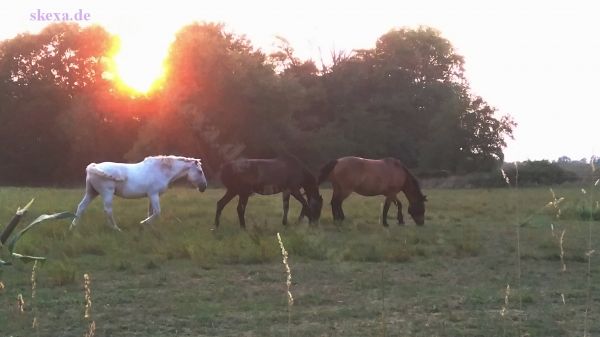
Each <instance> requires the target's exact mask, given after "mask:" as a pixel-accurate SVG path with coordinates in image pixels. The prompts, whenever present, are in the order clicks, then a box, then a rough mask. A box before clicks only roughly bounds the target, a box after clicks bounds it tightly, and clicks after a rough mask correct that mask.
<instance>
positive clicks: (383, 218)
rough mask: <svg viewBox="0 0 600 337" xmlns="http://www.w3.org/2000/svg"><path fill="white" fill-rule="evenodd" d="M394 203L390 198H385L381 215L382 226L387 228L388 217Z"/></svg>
mask: <svg viewBox="0 0 600 337" xmlns="http://www.w3.org/2000/svg"><path fill="white" fill-rule="evenodd" d="M391 203H392V199H391V198H390V197H386V198H385V203H384V204H383V213H382V214H381V224H382V225H384V226H385V227H387V226H388V223H387V215H388V211H389V210H390V204H391Z"/></svg>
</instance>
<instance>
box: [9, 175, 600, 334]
mask: <svg viewBox="0 0 600 337" xmlns="http://www.w3.org/2000/svg"><path fill="white" fill-rule="evenodd" d="M555 192H556V194H557V196H559V197H560V196H564V197H565V201H564V203H562V204H561V207H562V209H563V210H564V211H563V212H562V217H561V218H560V219H556V218H555V216H554V215H553V213H552V212H551V210H549V209H544V208H543V206H544V205H545V204H547V203H548V202H549V201H550V200H551V194H550V192H549V190H548V189H542V188H532V189H520V190H518V191H516V195H518V200H519V204H518V205H517V204H516V202H515V199H514V197H515V191H509V190H508V189H492V190H441V189H440V190H428V191H425V193H426V194H427V195H428V199H429V200H430V201H429V202H428V203H427V217H426V225H425V226H423V227H417V226H415V225H414V222H412V219H410V217H409V215H408V214H407V213H406V206H407V203H406V202H404V206H405V209H404V212H405V220H406V222H407V225H405V226H398V225H396V224H395V220H392V219H395V210H394V209H392V210H390V227H389V228H388V229H386V228H384V227H383V226H381V225H380V224H379V212H380V209H381V202H382V201H383V200H382V198H377V197H374V198H364V197H359V196H356V195H353V196H351V197H350V198H349V199H348V200H347V201H346V202H345V203H344V210H345V213H346V217H347V220H346V221H345V222H344V223H343V224H342V225H336V224H334V223H333V222H332V218H331V209H330V207H329V203H328V201H329V199H330V197H331V191H330V190H327V189H326V190H323V194H324V198H325V200H326V202H325V206H324V207H323V215H322V218H321V222H320V224H319V226H318V227H311V226H309V225H308V224H307V223H306V222H302V223H299V224H296V223H295V218H296V217H297V215H298V213H299V205H298V204H297V203H296V202H291V209H290V220H291V221H290V225H288V226H287V227H283V226H282V225H281V214H282V210H281V198H280V197H278V196H271V197H264V196H255V197H252V198H251V199H250V202H249V204H248V209H247V214H246V219H247V224H248V230H247V231H246V232H244V231H242V230H240V228H239V225H238V221H237V214H236V211H235V206H236V200H235V199H234V201H232V203H231V204H229V205H228V206H227V208H225V210H224V212H223V216H222V220H221V227H220V228H219V230H218V231H216V232H215V231H211V227H212V222H213V217H214V210H215V204H216V201H217V200H218V199H219V198H220V197H221V196H222V194H223V191H222V190H218V189H216V190H213V189H209V190H208V191H207V192H205V193H202V194H201V193H198V192H197V191H194V190H192V189H185V188H173V189H171V190H169V191H168V192H167V193H166V194H165V195H163V196H162V198H161V206H162V210H163V214H162V216H161V218H160V220H159V221H158V222H157V223H156V224H154V225H153V226H151V227H143V226H140V225H139V224H138V223H139V221H140V220H142V219H143V218H145V213H146V207H147V200H124V199H116V200H115V207H114V213H115V217H116V219H117V222H118V224H119V226H120V227H121V228H122V229H123V232H116V231H113V230H112V229H110V228H109V227H108V226H106V224H105V223H106V220H105V217H104V214H103V212H102V209H101V202H100V201H99V200H95V201H94V202H93V203H92V204H91V206H90V208H89V209H88V211H87V212H86V213H85V215H84V217H83V218H82V220H81V222H80V224H79V225H78V227H76V229H75V230H74V231H72V232H69V231H68V230H67V229H68V226H69V223H68V222H67V221H56V222H51V223H47V224H42V225H41V226H40V227H39V228H36V229H35V230H33V231H32V232H31V233H28V234H27V235H26V236H25V237H24V238H23V239H22V241H20V242H19V243H18V245H17V251H19V252H22V253H29V254H33V255H41V256H46V257H48V261H47V262H46V263H44V264H43V265H41V266H39V268H38V271H37V295H36V298H35V299H34V306H35V311H33V310H32V303H31V297H30V296H31V284H30V278H31V266H32V265H31V264H22V263H21V262H16V263H15V265H13V266H8V267H4V268H3V270H2V274H1V276H0V280H2V282H3V283H4V285H5V289H4V290H0V336H5V335H6V336H15V337H16V336H82V335H83V334H84V333H85V332H86V331H87V326H88V324H89V321H87V320H85V319H84V318H83V312H84V295H83V274H84V273H89V274H90V275H91V278H92V285H91V288H92V297H93V308H92V318H93V320H95V322H96V336H285V335H287V331H288V312H287V298H286V293H285V291H286V285H285V277H286V276H285V272H284V268H283V266H282V264H281V255H280V248H279V245H278V243H277V238H276V233H277V232H280V233H281V235H282V238H283V242H284V244H285V246H286V249H287V250H288V252H289V263H290V267H291V270H292V281H293V284H292V288H291V291H292V293H293V295H294V299H295V302H294V305H293V307H292V308H291V329H290V331H291V335H293V336H382V335H383V331H384V329H383V328H382V326H383V325H382V321H381V320H382V317H384V320H385V322H384V323H385V331H386V335H387V336H518V335H519V334H520V335H529V336H571V335H579V336H582V335H583V324H584V323H583V322H584V313H585V309H586V300H587V288H586V287H587V286H586V284H587V283H586V282H587V279H586V277H587V274H586V273H587V257H586V255H585V254H586V249H587V248H586V247H587V240H588V222H586V221H584V220H582V216H581V209H583V208H582V207H584V206H585V203H584V200H585V198H587V197H588V196H583V195H582V193H581V192H580V191H579V189H578V188H564V189H555ZM82 194H83V189H42V188H7V187H3V188H0V219H1V221H2V223H3V224H4V223H5V222H6V221H8V219H10V217H11V216H12V214H13V213H14V211H15V210H16V208H17V206H22V205H24V204H26V203H27V202H28V201H29V200H30V199H31V198H32V197H35V198H36V201H35V203H34V204H33V206H32V208H31V210H30V212H29V214H28V215H27V219H25V221H23V223H27V220H32V219H34V218H35V217H36V216H38V215H39V214H42V213H55V212H59V211H74V209H75V207H76V205H77V203H78V202H79V200H80V198H81V197H82ZM402 200H404V199H402ZM518 219H519V220H522V221H525V220H527V221H526V224H525V225H523V226H522V227H521V228H520V231H521V240H520V246H521V255H522V259H521V273H522V278H521V289H518V288H517V281H516V275H517V270H516V269H517V263H516V227H515V224H516V222H517V220H518ZM551 223H552V224H554V226H555V230H556V231H558V230H562V229H565V230H566V234H565V238H564V242H563V248H564V251H565V257H564V260H565V263H566V265H567V271H566V272H561V271H560V268H561V262H560V256H559V255H560V248H559V245H558V241H557V239H556V237H553V236H552V232H551V229H550V224H551ZM597 224H598V223H597V222H594V224H593V226H592V239H593V238H596V237H600V232H599V230H598V228H597V227H598V226H597ZM592 243H593V246H594V249H598V248H597V247H596V246H597V244H596V243H595V242H594V240H593V241H592ZM2 254H3V255H0V258H4V259H6V258H7V254H6V251H5V250H3V251H2ZM594 258H595V255H594V256H592V265H591V273H592V274H591V275H592V280H593V281H592V288H591V299H592V301H591V312H590V314H589V315H590V316H589V317H588V320H589V331H588V332H589V333H590V334H592V335H597V334H598V333H599V331H600V323H599V322H598V319H599V318H600V314H599V313H598V310H597V308H598V301H599V299H600V289H598V287H597V286H595V285H594V284H595V283H597V282H596V280H598V277H599V275H598V273H599V271H600V269H599V268H598V265H597V264H596V263H594V262H595V261H594ZM507 284H510V286H511V295H510V298H509V305H508V309H509V310H508V312H507V314H506V315H505V316H501V315H500V310H501V309H502V306H503V305H504V295H505V289H506V285H507ZM382 290H383V292H382ZM19 293H22V294H23V296H24V298H25V301H26V312H25V313H18V312H17V310H16V297H17V295H18V294H19ZM382 294H385V295H384V296H385V303H383V302H382ZM561 294H563V295H564V297H565V301H566V302H565V304H563V302H562V299H561ZM519 297H520V298H521V300H522V307H521V308H520V309H519V303H518V302H519V300H518V298H519ZM382 310H383V311H385V312H384V315H382ZM34 314H35V316H36V317H37V321H38V327H37V328H35V329H34V328H32V327H31V322H32V320H33V316H34Z"/></svg>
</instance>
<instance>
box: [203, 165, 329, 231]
mask: <svg viewBox="0 0 600 337" xmlns="http://www.w3.org/2000/svg"><path fill="white" fill-rule="evenodd" d="M221 181H222V183H223V185H225V187H226V188H227V192H226V193H225V195H224V196H223V198H221V200H219V201H218V202H217V214H216V215H215V228H216V227H218V226H219V217H220V216H221V211H222V210H223V208H224V207H225V205H227V203H229V201H231V199H233V198H234V197H235V196H236V195H238V196H239V200H238V206H237V213H238V217H239V220H240V226H241V227H242V228H245V227H246V221H245V220H244V213H245V211H246V204H247V203H248V197H249V196H250V195H251V194H253V193H258V194H263V195H271V194H277V193H282V194H283V224H284V225H286V224H287V214H288V209H289V205H290V195H292V196H293V197H294V198H296V200H298V201H299V202H300V203H301V204H302V211H301V212H300V217H299V219H298V220H300V219H302V217H304V216H305V215H306V216H308V220H309V221H310V222H311V223H313V222H315V221H317V220H318V219H319V217H320V216H321V207H322V206H323V198H322V197H321V195H320V194H319V185H318V184H317V179H316V177H315V176H314V175H313V174H312V173H310V172H309V171H308V170H307V169H306V168H305V167H304V165H302V164H301V163H300V162H299V161H298V160H296V159H293V158H287V157H286V158H276V159H239V160H235V161H232V162H228V163H226V164H225V165H223V167H222V169H221ZM300 189H303V190H304V192H305V194H306V198H307V199H305V198H304V196H303V195H302V193H301V190H300Z"/></svg>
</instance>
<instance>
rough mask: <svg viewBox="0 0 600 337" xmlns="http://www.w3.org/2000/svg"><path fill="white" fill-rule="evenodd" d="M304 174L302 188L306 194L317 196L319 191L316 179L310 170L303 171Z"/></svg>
mask: <svg viewBox="0 0 600 337" xmlns="http://www.w3.org/2000/svg"><path fill="white" fill-rule="evenodd" d="M302 176H303V177H302V188H304V191H305V192H306V194H307V195H310V196H317V195H318V194H319V192H318V187H317V181H316V179H314V177H313V176H312V175H311V174H310V173H308V172H302Z"/></svg>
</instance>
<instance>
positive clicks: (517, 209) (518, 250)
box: [500, 162, 523, 336]
mask: <svg viewBox="0 0 600 337" xmlns="http://www.w3.org/2000/svg"><path fill="white" fill-rule="evenodd" d="M500 171H501V172H502V177H503V178H504V181H505V182H506V184H507V185H508V188H509V189H511V190H512V194H513V198H512V199H513V200H514V203H515V204H514V205H515V231H516V236H517V246H516V260H517V271H516V272H517V280H516V283H517V285H516V288H517V296H518V299H519V314H518V315H517V324H518V327H517V328H518V331H519V336H521V335H523V333H522V331H521V326H522V322H521V314H520V313H522V312H523V294H522V293H523V292H522V288H521V220H520V213H521V212H520V211H521V208H520V204H521V203H520V201H519V193H518V190H519V165H518V164H517V162H515V181H514V187H513V185H511V181H510V179H509V177H508V176H507V175H506V173H505V172H504V170H502V169H501V170H500ZM508 289H510V288H509V286H508V285H507V292H506V293H505V294H506V295H505V301H506V303H507V302H508V296H509V295H510V292H509V290H508ZM507 308H508V306H507ZM507 310H508V309H507Z"/></svg>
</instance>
